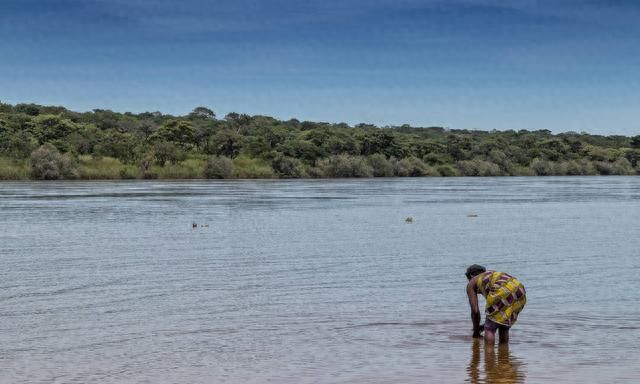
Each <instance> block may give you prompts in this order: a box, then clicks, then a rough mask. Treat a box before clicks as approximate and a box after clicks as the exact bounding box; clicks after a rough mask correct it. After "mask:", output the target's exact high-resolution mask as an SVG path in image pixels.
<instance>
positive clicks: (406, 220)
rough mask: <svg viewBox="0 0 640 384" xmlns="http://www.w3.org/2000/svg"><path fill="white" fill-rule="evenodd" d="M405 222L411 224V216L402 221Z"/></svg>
mask: <svg viewBox="0 0 640 384" xmlns="http://www.w3.org/2000/svg"><path fill="white" fill-rule="evenodd" d="M404 221H405V222H407V223H413V216H409V217H407V218H406V219H404Z"/></svg>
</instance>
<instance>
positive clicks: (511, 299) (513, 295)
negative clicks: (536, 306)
mask: <svg viewBox="0 0 640 384" xmlns="http://www.w3.org/2000/svg"><path fill="white" fill-rule="evenodd" d="M476 285H477V288H478V292H480V293H481V294H482V296H484V297H485V299H486V301H487V306H486V307H485V316H486V318H487V319H489V320H491V321H493V322H494V323H497V324H500V325H504V326H507V327H510V326H512V325H513V324H515V322H516V320H517V319H518V314H519V313H520V311H522V308H524V305H525V304H526V303H527V293H526V291H525V290H524V285H522V283H521V282H519V281H518V280H516V278H515V277H513V276H511V275H509V274H507V273H504V272H496V271H487V272H483V273H481V274H479V275H478V278H477V279H476Z"/></svg>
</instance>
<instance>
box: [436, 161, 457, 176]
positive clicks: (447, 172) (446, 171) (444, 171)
mask: <svg viewBox="0 0 640 384" xmlns="http://www.w3.org/2000/svg"><path fill="white" fill-rule="evenodd" d="M436 170H437V171H438V173H439V174H440V176H446V177H451V176H458V175H459V173H458V170H457V169H456V168H455V167H454V166H453V165H451V164H443V165H440V166H438V167H437V168H436Z"/></svg>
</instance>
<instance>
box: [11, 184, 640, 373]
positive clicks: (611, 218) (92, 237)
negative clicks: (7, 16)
mask: <svg viewBox="0 0 640 384" xmlns="http://www.w3.org/2000/svg"><path fill="white" fill-rule="evenodd" d="M409 216H411V217H413V222H412V223H408V222H407V221H406V220H405V219H406V218H407V217H409ZM193 223H196V224H197V227H196V228H193ZM639 253H640V178H637V177H636V178H634V177H588V178H579V177H576V178H481V179H477V178H451V179H436V178H422V179H385V180H380V179H375V180H339V181H331V180H330V181H327V180H318V181H315V180H314V181H234V182H205V181H189V182H155V181H153V182H140V181H132V182H55V183H36V182H30V183H0V261H1V267H0V383H398V382H402V383H462V382H470V383H522V382H530V383H557V382H576V383H630V382H638V381H639V380H640V366H639V365H638V363H639V362H640V305H639V304H640V300H639V299H638V293H637V290H638V272H639V271H640V254H639ZM472 263H481V264H484V265H486V266H487V267H489V268H491V269H496V270H502V271H505V272H508V273H510V274H512V275H514V276H516V277H518V278H519V279H520V280H521V281H522V282H523V283H524V285H525V286H526V288H527V294H528V303H527V306H526V307H525V309H524V311H523V313H522V314H521V316H520V319H519V322H518V324H516V325H515V326H514V328H513V329H512V331H511V343H510V345H509V347H508V348H502V347H501V348H495V349H486V348H484V346H483V345H482V342H479V341H474V340H472V339H471V337H470V333H471V323H470V320H469V310H468V304H467V299H466V297H465V283H466V279H465V277H464V271H465V268H466V266H467V265H469V264H472Z"/></svg>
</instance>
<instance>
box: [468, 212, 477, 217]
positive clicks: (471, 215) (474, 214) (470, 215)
mask: <svg viewBox="0 0 640 384" xmlns="http://www.w3.org/2000/svg"><path fill="white" fill-rule="evenodd" d="M467 217H478V214H476V213H470V214H468V215H467Z"/></svg>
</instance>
